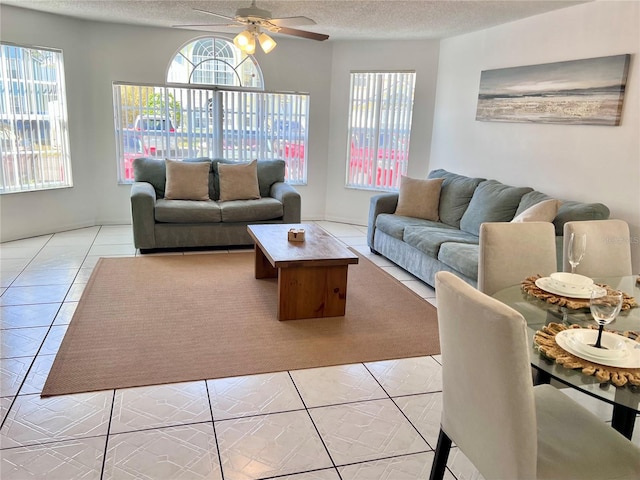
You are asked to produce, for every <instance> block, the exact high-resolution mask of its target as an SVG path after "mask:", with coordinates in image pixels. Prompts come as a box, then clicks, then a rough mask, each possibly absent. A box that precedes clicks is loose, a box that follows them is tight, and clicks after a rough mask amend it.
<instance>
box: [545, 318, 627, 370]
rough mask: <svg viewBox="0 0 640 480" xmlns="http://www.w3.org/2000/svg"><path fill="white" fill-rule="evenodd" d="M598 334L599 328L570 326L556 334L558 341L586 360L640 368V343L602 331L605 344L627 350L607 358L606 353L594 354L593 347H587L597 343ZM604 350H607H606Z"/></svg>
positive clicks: (612, 365) (561, 345)
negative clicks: (586, 346)
mask: <svg viewBox="0 0 640 480" xmlns="http://www.w3.org/2000/svg"><path fill="white" fill-rule="evenodd" d="M597 336H598V331H597V330H592V329H588V328H570V329H567V330H563V331H562V332H560V333H558V334H557V335H556V343H557V344H558V345H559V346H560V347H562V348H563V349H565V350H566V351H567V352H569V353H572V354H574V355H575V356H577V357H580V358H584V359H585V360H589V361H590V362H594V363H599V364H601V365H608V366H610V367H620V368H640V343H638V342H635V341H634V340H631V339H630V338H627V337H623V336H622V335H617V334H615V333H611V332H602V339H603V343H604V344H605V345H609V346H616V349H617V350H622V351H624V352H625V353H620V354H619V355H620V356H614V357H613V358H607V357H606V356H607V354H606V353H602V354H600V355H594V354H593V353H592V351H593V349H592V348H589V349H588V350H587V348H585V345H588V344H589V343H595V341H596V337H597ZM605 337H606V338H605ZM585 342H586V343H585ZM603 352H606V350H605V351H603ZM609 355H611V354H609Z"/></svg>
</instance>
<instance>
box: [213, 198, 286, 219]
mask: <svg viewBox="0 0 640 480" xmlns="http://www.w3.org/2000/svg"><path fill="white" fill-rule="evenodd" d="M220 211H221V214H222V221H223V222H225V223H229V222H258V221H264V220H275V219H278V218H282V216H283V215H284V207H283V205H282V203H281V202H280V201H278V200H276V199H275V198H271V197H264V198H260V199H258V200H230V201H228V202H223V203H221V204H220Z"/></svg>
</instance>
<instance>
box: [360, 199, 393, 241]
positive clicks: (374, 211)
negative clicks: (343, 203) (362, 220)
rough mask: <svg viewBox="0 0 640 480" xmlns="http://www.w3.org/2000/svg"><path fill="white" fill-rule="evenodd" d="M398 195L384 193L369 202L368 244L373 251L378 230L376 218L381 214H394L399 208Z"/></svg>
mask: <svg viewBox="0 0 640 480" xmlns="http://www.w3.org/2000/svg"><path fill="white" fill-rule="evenodd" d="M398 197H399V194H398V193H383V194H381V195H375V196H373V197H371V200H370V202H369V222H368V225H367V244H368V245H369V248H371V249H373V236H374V234H375V230H376V218H377V217H378V215H380V214H381V213H393V212H395V211H396V207H397V206H398Z"/></svg>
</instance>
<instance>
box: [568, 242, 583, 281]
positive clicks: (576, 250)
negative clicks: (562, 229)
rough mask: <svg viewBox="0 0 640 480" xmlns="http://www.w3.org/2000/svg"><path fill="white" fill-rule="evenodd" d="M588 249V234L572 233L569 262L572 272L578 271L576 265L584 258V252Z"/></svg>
mask: <svg viewBox="0 0 640 480" xmlns="http://www.w3.org/2000/svg"><path fill="white" fill-rule="evenodd" d="M586 249H587V236H586V235H585V234H584V233H572V234H571V237H569V251H568V252H567V254H568V257H569V263H570V264H571V273H576V267H577V266H578V264H579V263H580V262H581V261H582V259H583V258H584V252H585V250H586Z"/></svg>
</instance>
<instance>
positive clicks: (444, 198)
mask: <svg viewBox="0 0 640 480" xmlns="http://www.w3.org/2000/svg"><path fill="white" fill-rule="evenodd" d="M428 178H443V179H444V182H442V188H441V191H440V204H439V206H438V216H439V217H440V221H441V222H442V223H446V224H447V225H451V226H452V227H455V228H460V219H461V218H462V215H464V212H465V211H466V210H467V207H468V206H469V202H470V201H471V197H473V192H475V190H476V187H477V186H478V185H479V184H480V182H482V181H483V180H484V178H472V177H465V176H464V175H458V174H456V173H451V172H448V171H446V170H443V169H438V170H433V171H431V172H430V173H429V177H428Z"/></svg>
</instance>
